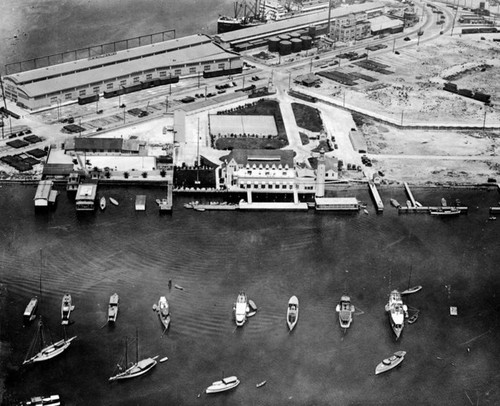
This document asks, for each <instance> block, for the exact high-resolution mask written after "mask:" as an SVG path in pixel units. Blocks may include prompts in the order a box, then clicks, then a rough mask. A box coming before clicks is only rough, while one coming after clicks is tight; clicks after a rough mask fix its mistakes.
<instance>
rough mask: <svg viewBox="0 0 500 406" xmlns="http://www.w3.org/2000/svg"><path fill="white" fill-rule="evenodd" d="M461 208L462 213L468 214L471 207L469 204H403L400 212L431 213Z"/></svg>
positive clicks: (399, 209)
mask: <svg viewBox="0 0 500 406" xmlns="http://www.w3.org/2000/svg"><path fill="white" fill-rule="evenodd" d="M452 210H459V211H460V214H467V213H468V212H469V208H468V207H467V206H457V207H455V206H422V207H417V206H414V207H404V206H401V207H400V208H398V213H399V214H409V213H423V214H429V213H430V212H431V211H452Z"/></svg>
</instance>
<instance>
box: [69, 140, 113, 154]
mask: <svg viewBox="0 0 500 406" xmlns="http://www.w3.org/2000/svg"><path fill="white" fill-rule="evenodd" d="M122 146H123V139H122V138H75V150H76V151H81V150H93V149H96V150H101V149H103V150H107V151H109V150H119V151H121V150H122Z"/></svg>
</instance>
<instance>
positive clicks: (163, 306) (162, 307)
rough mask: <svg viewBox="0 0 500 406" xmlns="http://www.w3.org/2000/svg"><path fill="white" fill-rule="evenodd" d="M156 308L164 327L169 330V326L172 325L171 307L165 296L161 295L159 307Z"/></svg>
mask: <svg viewBox="0 0 500 406" xmlns="http://www.w3.org/2000/svg"><path fill="white" fill-rule="evenodd" d="M156 309H157V311H158V317H159V318H160V321H161V323H162V324H163V327H164V328H165V330H167V329H168V326H170V309H169V306H168V302H167V298H166V297H165V296H161V297H160V300H158V307H157V308H156Z"/></svg>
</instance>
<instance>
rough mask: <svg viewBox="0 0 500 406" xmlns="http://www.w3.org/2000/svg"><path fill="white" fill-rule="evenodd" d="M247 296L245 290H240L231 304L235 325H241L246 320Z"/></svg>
mask: <svg viewBox="0 0 500 406" xmlns="http://www.w3.org/2000/svg"><path fill="white" fill-rule="evenodd" d="M247 309H248V298H247V295H246V294H245V292H240V293H239V294H238V297H237V298H236V303H235V304H234V306H233V310H234V319H235V321H236V325H237V326H238V327H241V326H242V325H243V324H245V322H246V321H247V311H248V310H247Z"/></svg>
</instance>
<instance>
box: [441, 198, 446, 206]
mask: <svg viewBox="0 0 500 406" xmlns="http://www.w3.org/2000/svg"><path fill="white" fill-rule="evenodd" d="M441 206H443V207H445V206H446V199H445V198H444V197H442V198H441Z"/></svg>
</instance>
